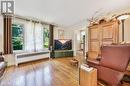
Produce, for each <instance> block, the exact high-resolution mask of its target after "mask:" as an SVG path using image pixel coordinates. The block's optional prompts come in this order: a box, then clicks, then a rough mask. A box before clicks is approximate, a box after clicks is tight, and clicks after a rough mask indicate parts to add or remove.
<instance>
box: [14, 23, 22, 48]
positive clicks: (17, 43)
mask: <svg viewBox="0 0 130 86" xmlns="http://www.w3.org/2000/svg"><path fill="white" fill-rule="evenodd" d="M12 43H13V50H23V26H22V25H19V24H12Z"/></svg>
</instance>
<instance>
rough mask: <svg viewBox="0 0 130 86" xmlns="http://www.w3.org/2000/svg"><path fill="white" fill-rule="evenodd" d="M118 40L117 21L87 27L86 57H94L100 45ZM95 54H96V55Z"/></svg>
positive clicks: (98, 51)
mask: <svg viewBox="0 0 130 86" xmlns="http://www.w3.org/2000/svg"><path fill="white" fill-rule="evenodd" d="M118 42H119V21H118V20H113V21H109V22H104V23H101V24H97V25H92V26H89V27H88V52H89V53H88V58H89V59H96V57H97V55H98V54H100V53H101V52H100V48H101V46H102V45H109V44H112V43H118ZM96 54H97V55H96Z"/></svg>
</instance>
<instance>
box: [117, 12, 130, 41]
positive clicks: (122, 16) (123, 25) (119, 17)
mask: <svg viewBox="0 0 130 86" xmlns="http://www.w3.org/2000/svg"><path fill="white" fill-rule="evenodd" d="M129 16H130V13H125V14H121V15H119V16H117V19H118V20H120V21H121V23H122V42H123V41H124V28H125V24H124V22H125V20H126V19H127V18H128V17H129Z"/></svg>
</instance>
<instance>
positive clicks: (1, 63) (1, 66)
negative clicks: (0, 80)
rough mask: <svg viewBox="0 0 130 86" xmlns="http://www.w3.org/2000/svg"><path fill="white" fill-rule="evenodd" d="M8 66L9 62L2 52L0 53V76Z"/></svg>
mask: <svg viewBox="0 0 130 86" xmlns="http://www.w3.org/2000/svg"><path fill="white" fill-rule="evenodd" d="M6 67H7V63H6V62H5V61H4V58H3V56H2V53H0V77H1V76H2V75H3V73H4V71H5V69H6Z"/></svg>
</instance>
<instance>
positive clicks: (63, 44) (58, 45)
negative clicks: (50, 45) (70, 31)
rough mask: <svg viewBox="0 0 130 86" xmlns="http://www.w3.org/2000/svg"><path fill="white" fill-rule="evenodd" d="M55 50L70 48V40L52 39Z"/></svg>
mask: <svg viewBox="0 0 130 86" xmlns="http://www.w3.org/2000/svg"><path fill="white" fill-rule="evenodd" d="M54 49H55V50H72V40H68V39H67V40H66V39H59V40H54Z"/></svg>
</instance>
